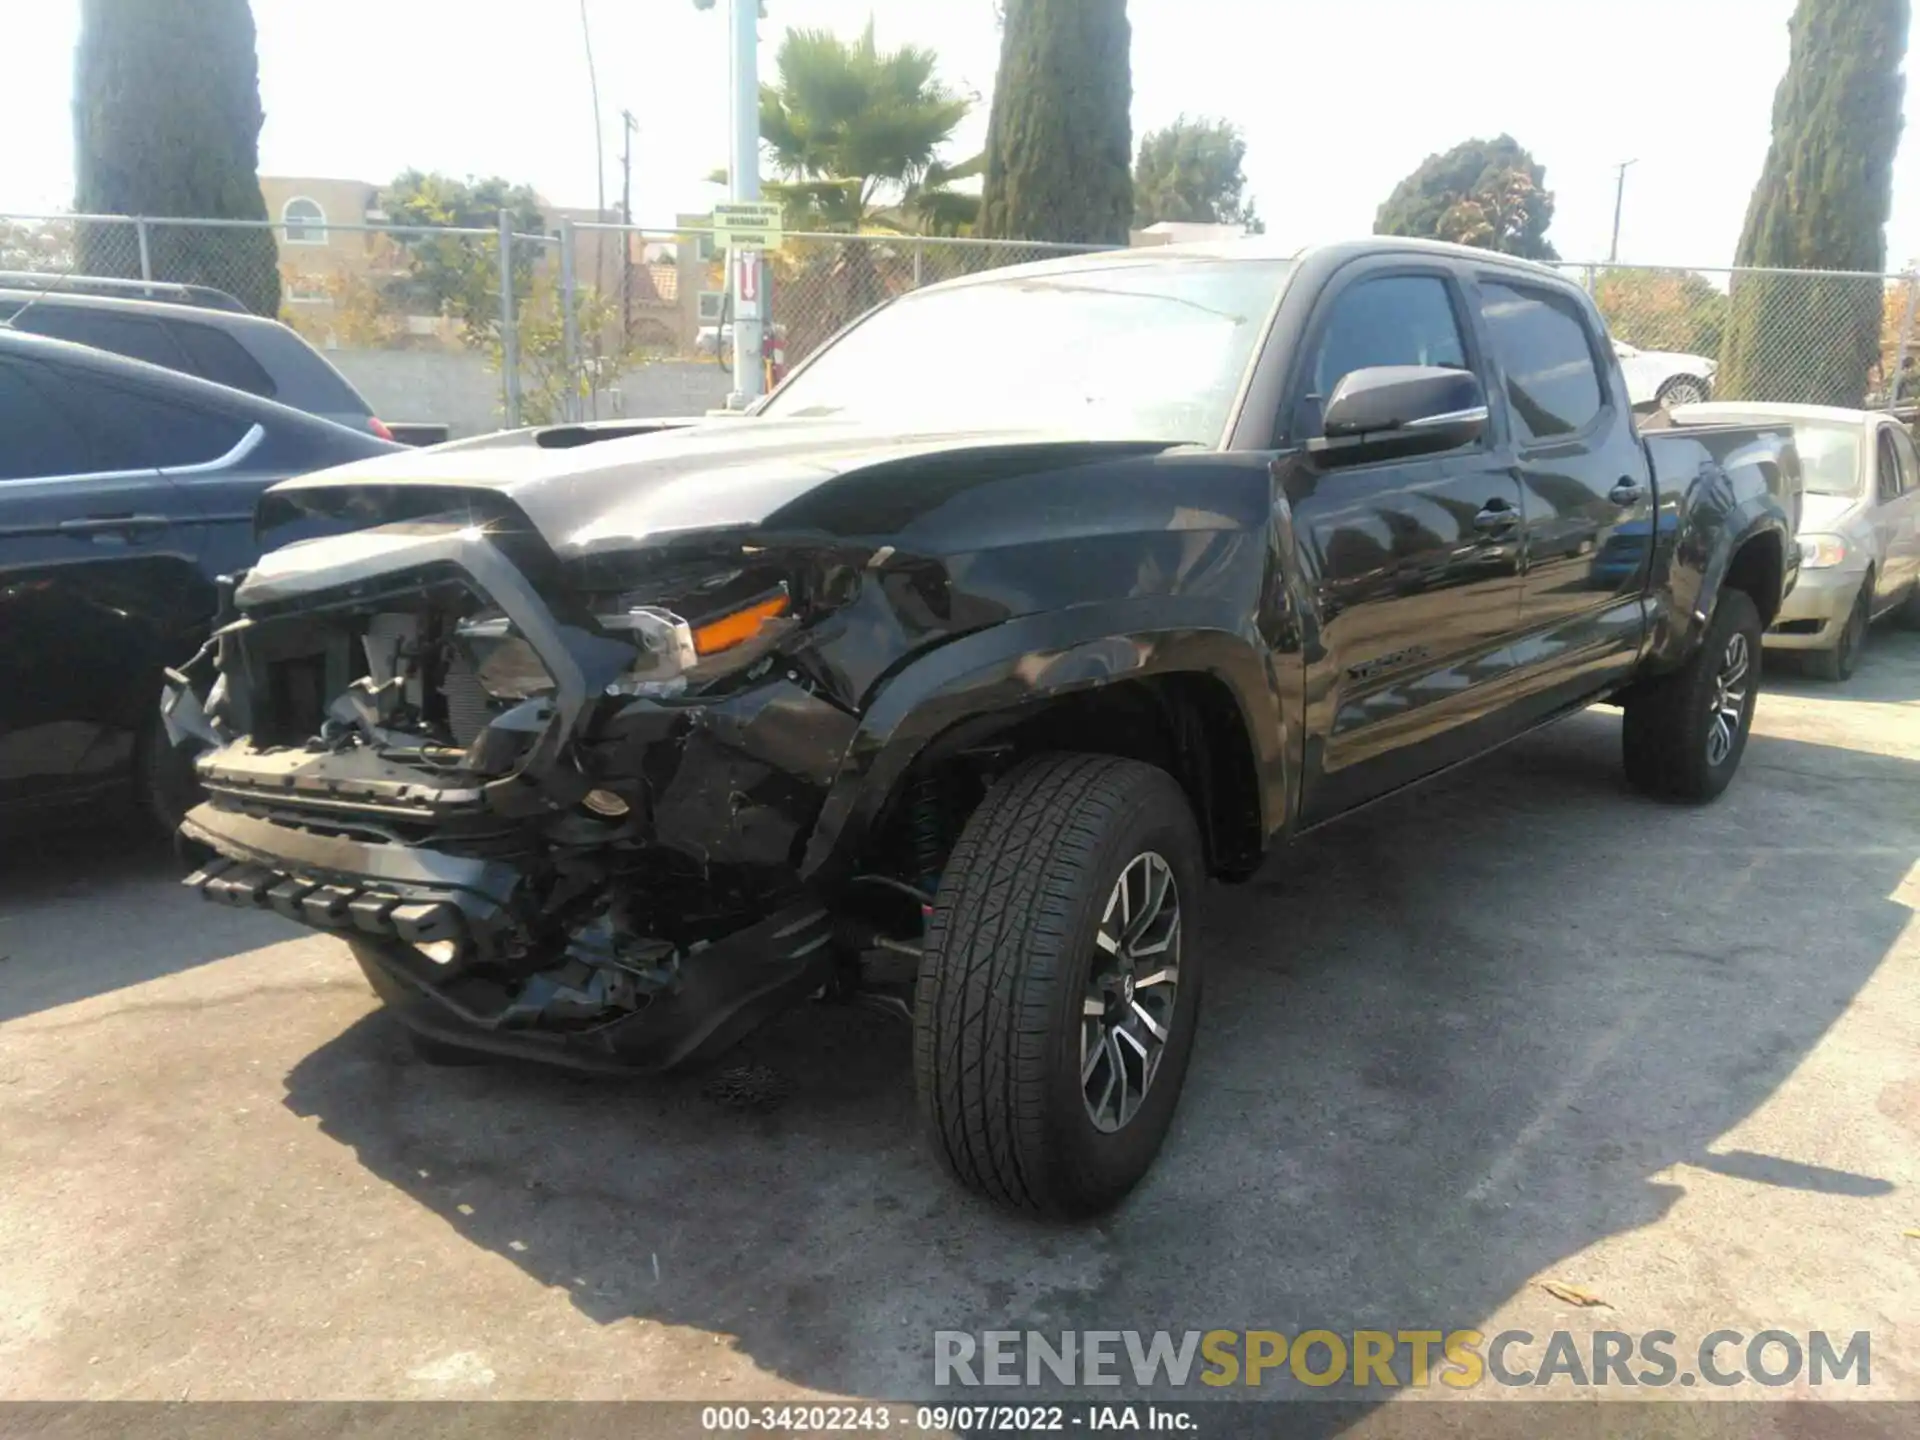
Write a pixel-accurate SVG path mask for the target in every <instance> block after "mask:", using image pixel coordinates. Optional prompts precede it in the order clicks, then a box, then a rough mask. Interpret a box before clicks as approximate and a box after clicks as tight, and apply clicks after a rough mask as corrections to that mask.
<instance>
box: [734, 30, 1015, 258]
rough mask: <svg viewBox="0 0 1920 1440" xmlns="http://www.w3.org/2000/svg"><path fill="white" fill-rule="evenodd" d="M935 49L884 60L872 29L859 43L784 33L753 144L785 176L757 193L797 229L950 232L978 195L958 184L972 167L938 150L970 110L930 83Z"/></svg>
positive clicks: (966, 217)
mask: <svg viewBox="0 0 1920 1440" xmlns="http://www.w3.org/2000/svg"><path fill="white" fill-rule="evenodd" d="M937 63H938V62H937V59H936V57H935V55H934V53H933V51H931V50H928V49H925V48H923V47H920V46H915V45H907V46H902V47H901V48H900V49H898V50H891V51H886V52H882V51H881V49H880V47H879V46H878V44H877V43H875V40H874V34H873V22H872V21H871V20H869V21H868V22H867V28H866V29H865V31H863V32H862V33H861V36H860V38H859V39H858V40H855V41H851V42H849V41H845V40H842V39H840V38H839V37H838V36H837V35H834V34H832V33H831V32H829V31H826V30H789V31H788V32H787V34H786V38H785V39H784V40H782V41H781V42H780V51H779V55H778V56H777V58H776V61H775V66H776V70H777V73H778V76H779V80H778V83H777V84H773V85H763V86H761V87H760V135H761V138H762V139H763V140H764V141H765V142H766V144H767V148H768V150H769V151H770V152H771V156H772V160H773V166H774V169H775V170H776V171H778V172H779V174H780V176H781V178H780V179H779V180H778V181H772V182H769V183H768V184H767V185H766V186H765V187H764V188H765V190H766V192H767V194H768V195H769V196H771V197H772V198H774V199H777V200H780V201H781V202H782V203H783V204H784V205H785V206H786V208H787V212H788V220H789V224H790V225H791V226H792V227H793V228H795V229H800V228H806V229H822V230H845V231H850V232H853V233H856V234H857V233H859V232H861V231H865V230H873V229H884V230H892V231H896V232H898V231H919V232H922V233H953V232H954V231H956V230H958V229H959V228H961V227H963V226H965V225H968V224H970V223H971V221H972V217H973V213H974V211H975V210H977V208H978V197H975V196H970V195H965V194H962V193H958V192H955V191H953V190H951V189H949V188H948V187H949V186H950V185H951V183H952V182H953V181H954V180H957V179H963V178H965V177H966V176H968V175H970V174H977V173H979V171H978V169H976V168H975V166H976V164H977V163H978V162H968V163H966V164H962V165H957V166H947V165H944V164H942V162H941V161H940V160H939V159H938V152H939V150H940V147H941V146H943V145H945V144H946V143H947V142H948V141H949V140H950V139H952V137H953V132H954V131H955V130H956V129H957V128H959V125H960V122H961V121H962V120H964V119H965V118H966V117H967V112H968V111H969V110H971V109H972V108H973V101H972V99H971V98H970V97H967V96H964V95H958V94H955V93H954V92H953V91H952V90H951V89H949V88H948V87H947V86H946V85H945V84H944V83H942V82H941V81H940V80H939V79H938V78H937V77H936V76H935V73H934V71H935V68H936V66H937Z"/></svg>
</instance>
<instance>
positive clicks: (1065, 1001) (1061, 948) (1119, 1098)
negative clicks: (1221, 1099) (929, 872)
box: [914, 755, 1204, 1217]
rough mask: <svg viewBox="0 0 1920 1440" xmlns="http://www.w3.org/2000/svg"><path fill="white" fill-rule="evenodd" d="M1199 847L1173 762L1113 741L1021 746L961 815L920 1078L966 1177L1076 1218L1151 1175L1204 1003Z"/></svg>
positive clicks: (920, 1004)
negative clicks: (1119, 754)
mask: <svg viewBox="0 0 1920 1440" xmlns="http://www.w3.org/2000/svg"><path fill="white" fill-rule="evenodd" d="M1200 857H1201V848H1200V836H1199V831H1198V828H1197V827H1196V825H1195V823H1194V818H1193V812H1192V810H1191V809H1190V808H1189V806H1188V804H1187V800H1186V796H1185V795H1184V794H1183V793H1182V791H1181V789H1180V787H1179V785H1177V784H1176V783H1175V782H1174V780H1173V778H1172V777H1171V776H1169V775H1167V774H1166V773H1165V772H1164V771H1161V770H1157V769H1154V768H1153V767H1152V766H1149V765H1143V764H1141V763H1139V762H1138V761H1133V760H1122V759H1117V758H1115V757H1112V756H1107V755H1047V756H1041V757H1039V758H1037V759H1034V760H1030V761H1027V762H1025V763H1024V764H1022V765H1021V766H1019V767H1018V768H1016V769H1015V770H1014V771H1012V772H1011V773H1010V774H1008V775H1007V776H1006V777H1005V778H1004V779H1003V780H1001V781H1000V782H999V783H998V784H997V785H995V786H994V787H993V789H992V790H990V791H989V792H988V793H987V796H986V798H985V799H984V800H982V801H981V803H980V806H979V808H978V809H976V810H975V811H974V813H973V815H972V816H971V817H970V818H969V819H968V821H967V824H966V827H965V829H964V830H963V831H962V833H961V836H960V840H959V842H958V843H957V844H956V845H955V846H954V850H953V854H952V856H951V857H950V858H949V860H948V863H947V868H946V871H945V873H944V874H943V875H942V877H941V881H940V891H939V894H938V896H937V897H936V900H935V904H934V910H933V916H932V919H931V921H930V922H929V925H928V930H927V944H926V949H925V952H924V958H923V960H922V962H921V966H920V975H919V983H918V986H917V993H916V1001H915V1014H914V1079H915V1088H916V1090H917V1091H918V1094H919V1102H920V1111H921V1116H922V1119H923V1121H924V1123H925V1126H926V1130H927V1133H928V1135H929V1137H930V1138H931V1140H932V1143H933V1147H934V1149H935V1150H936V1151H937V1152H938V1153H939V1154H940V1156H941V1158H942V1159H943V1160H944V1161H945V1163H946V1165H947V1167H948V1169H949V1170H951V1171H952V1173H953V1174H954V1175H955V1176H956V1177H957V1178H958V1179H959V1180H960V1182H961V1183H962V1184H964V1185H966V1186H967V1187H968V1188H969V1189H972V1190H975V1191H977V1192H979V1193H980V1194H982V1195H985V1196H987V1197H988V1198H989V1199H992V1200H996V1201H998V1202H1000V1203H1001V1204H1004V1205H1008V1206H1011V1207H1013V1208H1016V1209H1021V1210H1029V1211H1034V1212H1038V1213H1041V1214H1047V1215H1056V1216H1069V1217H1078V1216H1087V1215H1093V1214H1097V1213H1099V1212H1100V1211H1103V1210H1106V1209H1108V1208H1109V1207H1111V1206H1113V1205H1114V1204H1117V1203H1118V1202H1119V1201H1120V1199H1121V1198H1122V1197H1124V1196H1125V1195H1126V1194H1127V1192H1128V1191H1130V1190H1132V1189H1133V1187H1134V1186H1135V1185H1136V1184H1138V1183H1139V1181H1140V1179H1141V1177H1142V1176H1144V1175H1145V1174H1146V1172H1147V1169H1148V1168H1149V1167H1150V1166H1151V1165H1152V1163H1153V1160H1154V1157H1155V1155H1156V1154H1158V1153H1159V1150H1160V1145H1161V1142H1162V1141H1163V1140H1164V1139H1165V1138H1166V1135H1167V1132H1168V1130H1169V1129H1170V1128H1171V1126H1172V1124H1173V1115H1174V1108H1175V1105H1176V1104H1177V1102H1178V1101H1179V1098H1180V1087H1181V1083H1182V1081H1183V1080H1184V1079H1185V1078H1186V1070H1187V1060H1188V1057H1189V1055H1190V1054H1191V1053H1192V1049H1193V1037H1194V1027H1195V1023H1196V1021H1197V1019H1198V1015H1199V1008H1200V967H1199V959H1200V955H1199V946H1198V937H1197V933H1196V919H1197V915H1196V911H1197V908H1198V906H1199V902H1200V891H1201V887H1202V884H1203V883H1204V881H1203V876H1202V867H1201V859H1200Z"/></svg>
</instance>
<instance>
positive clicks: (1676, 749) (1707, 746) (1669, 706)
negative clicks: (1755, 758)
mask: <svg viewBox="0 0 1920 1440" xmlns="http://www.w3.org/2000/svg"><path fill="white" fill-rule="evenodd" d="M1736 642H1744V655H1745V669H1744V671H1743V672H1742V673H1741V675H1740V676H1739V684H1737V685H1734V686H1731V687H1729V688H1730V689H1737V690H1738V691H1739V695H1740V699H1739V703H1738V705H1737V707H1736V708H1737V712H1738V720H1737V723H1735V722H1734V721H1733V720H1732V719H1729V720H1728V724H1727V729H1728V730H1729V731H1730V732H1731V736H1730V740H1729V742H1728V743H1727V745H1726V747H1725V750H1724V752H1720V751H1719V749H1718V745H1717V743H1716V741H1715V737H1714V730H1715V720H1716V717H1718V716H1719V715H1720V714H1721V711H1720V708H1719V706H1718V704H1717V703H1716V702H1717V701H1718V699H1719V693H1720V680H1721V676H1722V674H1723V672H1724V671H1725V670H1726V669H1727V667H1728V666H1730V664H1731V663H1732V662H1733V660H1734V646H1735V644H1736ZM1759 691H1760V612H1759V611H1758V610H1757V609H1756V608H1755V607H1754V603H1753V599H1752V597H1751V596H1749V595H1747V594H1746V593H1745V592H1744V591H1740V590H1727V589H1722V590H1721V592H1720V598H1719V601H1718V602H1717V603H1716V604H1715V605H1714V607H1713V618H1712V619H1711V620H1709V621H1708V622H1707V633H1706V635H1705V636H1704V637H1703V638H1702V639H1701V642H1700V644H1699V646H1698V648H1696V649H1695V650H1694V652H1693V655H1692V657H1691V658H1690V659H1689V660H1688V661H1687V663H1686V664H1685V665H1684V666H1682V667H1681V668H1680V669H1679V670H1676V671H1674V672H1673V673H1672V674H1671V675H1662V676H1660V677H1659V678H1658V679H1656V680H1651V681H1648V682H1646V683H1645V684H1644V685H1643V686H1641V687H1639V688H1638V689H1636V691H1635V692H1634V694H1633V695H1632V697H1631V698H1630V699H1629V700H1628V701H1627V705H1626V717H1625V720H1624V721H1623V723H1622V724H1621V727H1620V734H1621V749H1622V756H1623V758H1624V760H1625V761H1626V768H1627V779H1628V780H1629V781H1630V782H1631V783H1632V784H1633V785H1634V786H1635V787H1636V788H1637V789H1640V790H1643V791H1645V792H1647V793H1648V794H1650V795H1656V796H1659V797H1660V798H1661V799H1665V800H1684V801H1691V802H1694V803H1700V802H1704V801H1707V800H1712V799H1714V798H1715V797H1716V796H1718V795H1719V794H1720V792H1721V791H1723V790H1725V789H1726V788H1727V785H1728V783H1729V782H1731V781H1732V779H1733V776H1734V772H1735V771H1736V770H1738V769H1739V768H1740V757H1741V755H1742V754H1744V753H1745V751H1746V748H1747V735H1748V732H1749V731H1751V730H1752V728H1753V707H1754V702H1755V701H1756V700H1757V699H1758V697H1759Z"/></svg>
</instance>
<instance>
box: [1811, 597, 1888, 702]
mask: <svg viewBox="0 0 1920 1440" xmlns="http://www.w3.org/2000/svg"><path fill="white" fill-rule="evenodd" d="M1872 594H1873V576H1871V575H1869V576H1867V578H1866V579H1865V580H1863V581H1861V582H1860V593H1859V594H1858V595H1856V596H1854V597H1853V608H1852V609H1851V610H1849V611H1847V623H1846V624H1844V625H1842V626H1841V627H1840V634H1839V637H1838V638H1837V639H1836V640H1835V641H1834V643H1833V645H1832V647H1831V648H1829V649H1826V650H1809V651H1807V652H1806V657H1807V669H1809V670H1811V671H1812V672H1813V673H1814V674H1815V675H1817V676H1819V677H1820V678H1821V679H1822V680H1831V681H1833V682H1834V683H1836V684H1838V683H1839V682H1840V681H1842V680H1851V679H1852V678H1853V672H1854V671H1856V670H1858V669H1859V668H1860V652H1861V651H1862V650H1864V649H1866V646H1867V630H1868V628H1869V627H1870V625H1871V624H1872V620H1873V611H1872V602H1871V601H1870V600H1869V598H1868V597H1869V596H1871V595H1872Z"/></svg>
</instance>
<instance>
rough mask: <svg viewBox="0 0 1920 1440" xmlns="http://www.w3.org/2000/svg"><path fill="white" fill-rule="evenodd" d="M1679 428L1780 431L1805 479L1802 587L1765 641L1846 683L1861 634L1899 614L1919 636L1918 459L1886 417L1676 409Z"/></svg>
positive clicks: (1779, 409) (1819, 408) (1743, 406)
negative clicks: (1765, 426) (1766, 426)
mask: <svg viewBox="0 0 1920 1440" xmlns="http://www.w3.org/2000/svg"><path fill="white" fill-rule="evenodd" d="M1672 415H1673V420H1674V423H1675V424H1678V425H1705V424H1714V423H1716V422H1737V423H1739V424H1743V425H1746V424H1753V423H1755V422H1760V423H1766V422H1784V423H1786V424H1790V425H1792V426H1793V435H1794V447H1795V448H1796V449H1797V450H1798V451H1799V452H1800V467H1801V471H1802V473H1803V474H1804V475H1805V477H1806V494H1805V498H1804V501H1803V503H1802V507H1801V513H1800V581H1799V583H1798V584H1797V585H1795V586H1794V588H1793V593H1792V594H1791V595H1789V596H1788V597H1787V600H1786V603H1785V605H1783V606H1782V607H1781V610H1780V613H1779V614H1778V615H1777V616H1775V617H1774V621H1773V624H1772V626H1771V627H1769V628H1768V630H1767V633H1766V635H1765V637H1764V643H1765V645H1766V648H1767V649H1769V650H1798V651H1801V652H1803V653H1804V654H1805V655H1806V658H1807V663H1808V664H1809V665H1810V666H1811V667H1812V669H1813V670H1814V672H1815V673H1816V674H1819V675H1821V676H1823V677H1824V678H1826V679H1828V680H1845V679H1846V678H1847V677H1848V676H1849V675H1851V674H1853V671H1854V667H1855V666H1856V665H1858V664H1859V662H1860V651H1861V648H1862V647H1863V646H1864V645H1865V644H1866V640H1867V630H1868V627H1869V626H1870V625H1871V624H1872V623H1873V622H1874V621H1875V620H1878V619H1880V618H1881V617H1883V616H1886V615H1890V614H1894V613H1895V612H1898V613H1899V615H1900V616H1901V617H1902V618H1903V619H1904V620H1905V622H1906V623H1907V624H1910V625H1914V626H1920V454H1916V453H1915V450H1914V444H1913V437H1912V436H1911V435H1909V434H1908V433H1907V431H1906V430H1905V428H1904V427H1902V425H1901V424H1900V422H1899V421H1898V420H1896V419H1895V418H1894V417H1893V416H1891V415H1887V414H1883V413H1882V412H1880V411H1877V410H1838V409H1832V408H1829V407H1827V406H1824V405H1771V404H1764V403H1739V402H1730V401H1729V402H1714V403H1711V404H1705V405H1679V406H1675V407H1674V409H1673V412H1672Z"/></svg>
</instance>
